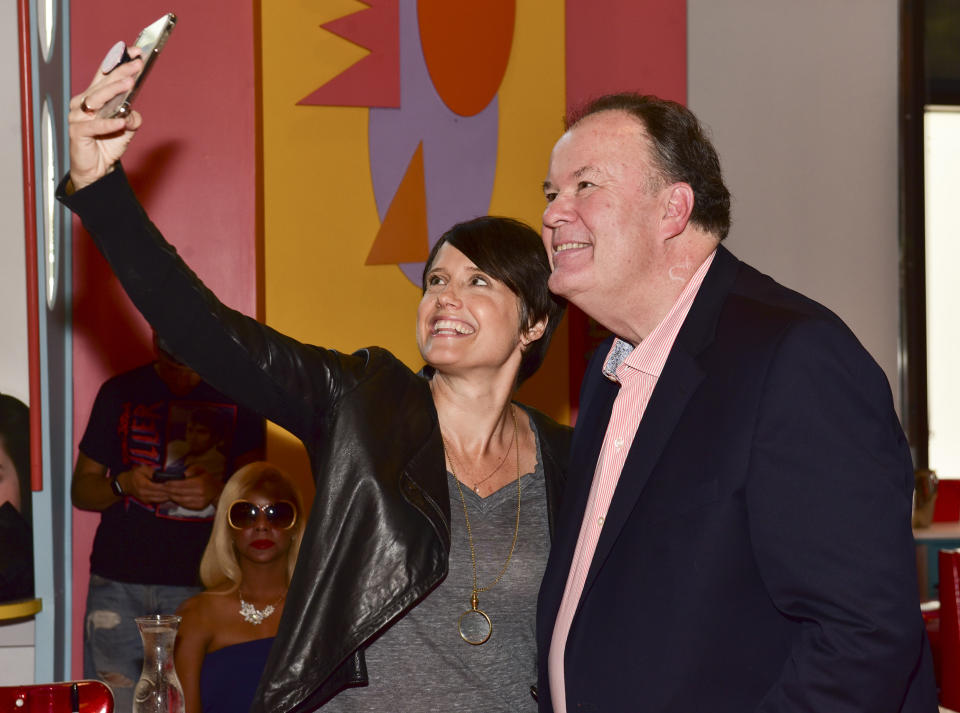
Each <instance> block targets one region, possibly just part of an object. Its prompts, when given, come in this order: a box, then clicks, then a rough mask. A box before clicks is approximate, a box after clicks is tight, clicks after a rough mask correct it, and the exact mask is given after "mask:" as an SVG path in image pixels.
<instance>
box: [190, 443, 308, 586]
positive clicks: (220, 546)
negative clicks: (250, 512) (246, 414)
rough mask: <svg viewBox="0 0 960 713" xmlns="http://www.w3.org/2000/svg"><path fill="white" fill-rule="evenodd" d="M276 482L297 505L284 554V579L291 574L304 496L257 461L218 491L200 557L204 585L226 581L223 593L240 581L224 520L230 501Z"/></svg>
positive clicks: (300, 535) (285, 478)
mask: <svg viewBox="0 0 960 713" xmlns="http://www.w3.org/2000/svg"><path fill="white" fill-rule="evenodd" d="M267 483H270V484H275V485H276V486H279V487H277V491H278V492H279V493H280V495H281V497H282V499H287V500H290V501H292V502H293V504H294V505H296V508H297V521H296V523H295V524H294V526H293V528H292V532H291V534H292V536H293V540H292V542H291V543H290V552H289V554H288V557H287V583H289V582H290V578H291V577H292V576H293V568H294V566H295V565H296V563H297V555H298V554H299V552H300V542H301V541H302V540H303V530H304V527H305V526H306V520H307V518H306V516H305V514H304V512H303V497H302V496H301V494H300V490H299V488H297V484H296V483H295V482H294V481H293V479H292V478H290V476H288V475H287V474H286V473H284V472H283V471H282V470H280V469H279V468H277V466H275V465H273V464H272V463H267V462H266V461H256V462H254V463H250V464H248V465H245V466H243V467H242V468H241V469H240V470H238V471H237V472H236V473H234V474H233V475H232V476H230V479H229V480H228V481H227V484H226V485H225V486H224V487H223V492H222V493H220V499H219V505H218V507H217V512H216V515H214V516H213V531H212V532H211V533H210V540H209V541H208V542H207V547H206V549H205V550H204V551H203V559H201V560H200V579H201V581H202V582H203V586H205V587H206V588H207V589H213V588H214V587H217V588H219V587H221V586H222V585H224V584H226V583H228V582H229V583H230V586H229V587H227V589H226V590H225V591H224V592H223V593H224V594H226V593H229V592H233V591H235V590H236V589H237V588H238V587H239V586H240V584H241V579H242V578H243V575H242V573H241V571H240V563H239V562H238V561H237V553H236V550H235V549H234V547H233V537H231V535H230V529H231V528H230V524H229V522H228V521H227V511H228V510H229V509H230V505H231V503H233V501H235V500H238V499H240V498H243V497H245V496H247V495H248V494H250V493H251V492H253V491H254V490H256V489H257V488H259V487H260V486H261V485H264V484H267Z"/></svg>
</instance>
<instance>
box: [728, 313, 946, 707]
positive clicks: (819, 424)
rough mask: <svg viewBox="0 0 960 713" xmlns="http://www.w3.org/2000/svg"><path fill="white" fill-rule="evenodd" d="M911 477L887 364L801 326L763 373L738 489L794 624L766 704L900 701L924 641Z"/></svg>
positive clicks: (823, 327)
mask: <svg viewBox="0 0 960 713" xmlns="http://www.w3.org/2000/svg"><path fill="white" fill-rule="evenodd" d="M912 482H913V475H912V466H911V464H910V455H909V450H908V449H907V447H906V442H905V439H904V437H903V432H902V430H901V429H900V426H899V423H898V422H897V418H896V414H895V412H894V410H893V403H892V398H891V396H890V391H889V386H888V385H887V381H886V377H885V376H884V374H883V372H882V371H881V370H880V368H879V367H878V366H877V365H876V363H875V362H874V361H873V360H872V359H871V358H870V357H869V355H867V353H866V352H865V351H864V350H863V349H862V347H861V346H860V345H859V344H858V343H857V342H856V339H855V338H854V337H853V336H852V335H851V334H849V332H847V331H846V330H845V329H844V328H843V327H842V326H841V325H839V324H837V323H833V322H829V321H826V320H809V321H806V322H804V323H801V324H799V325H795V326H794V327H793V328H792V329H791V330H790V331H789V333H788V334H787V335H785V337H784V339H783V342H782V344H781V345H780V348H779V350H778V355H777V357H776V359H775V360H774V363H773V364H772V365H771V368H770V372H769V374H768V376H767V380H766V384H765V389H764V399H763V403H762V406H761V411H760V414H759V419H758V423H757V432H756V437H755V447H754V452H753V456H752V459H751V471H750V478H749V481H748V487H747V492H746V497H747V511H748V517H749V522H750V531H751V539H752V541H753V543H754V545H753V547H754V555H755V557H756V560H757V563H758V565H759V567H760V572H761V576H762V577H763V580H764V583H765V585H766V588H767V590H768V592H769V594H770V596H771V598H772V600H773V602H774V604H775V606H776V607H777V608H778V609H779V610H780V611H781V613H782V614H783V615H784V616H787V617H789V618H791V619H794V620H795V621H797V622H798V623H799V625H800V633H799V635H798V636H797V638H796V640H795V641H794V644H793V651H792V654H791V656H790V657H789V659H788V660H787V662H786V663H785V665H784V668H783V670H782V672H781V676H780V679H779V680H778V681H777V683H776V684H775V685H774V686H773V687H772V688H771V689H770V691H769V692H768V694H767V696H766V697H765V699H764V701H763V703H762V704H761V706H760V710H761V711H764V712H767V713H772V712H773V711H776V712H777V713H785V712H787V711H791V712H792V711H811V710H820V711H831V713H848V712H849V713H853V712H857V713H860V712H863V711H878V710H898V709H899V708H898V705H899V704H898V702H899V701H901V700H903V696H904V695H905V692H906V691H907V689H908V687H909V686H910V685H911V682H912V677H913V676H914V675H915V673H916V671H917V669H918V666H919V662H920V660H921V657H922V655H923V647H924V646H926V642H925V639H924V637H925V632H924V630H923V627H922V624H921V620H920V613H919V602H918V598H917V591H916V570H915V566H916V564H915V559H914V550H913V542H912V536H911V530H910V493H911V487H912ZM930 685H931V686H932V680H931V681H930Z"/></svg>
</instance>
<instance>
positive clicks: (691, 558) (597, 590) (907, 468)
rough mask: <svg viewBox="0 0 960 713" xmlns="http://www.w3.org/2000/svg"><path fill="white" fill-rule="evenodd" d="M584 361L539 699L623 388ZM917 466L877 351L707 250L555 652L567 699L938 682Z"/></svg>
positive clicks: (927, 708) (580, 706) (846, 705)
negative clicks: (919, 546)
mask: <svg viewBox="0 0 960 713" xmlns="http://www.w3.org/2000/svg"><path fill="white" fill-rule="evenodd" d="M608 348H609V343H608V344H605V345H602V346H601V347H600V348H599V349H598V350H597V354H596V355H595V356H594V359H593V361H592V362H591V364H590V367H589V368H588V371H587V374H586V376H585V380H584V384H583V388H582V391H581V399H580V404H581V407H580V413H579V417H578V419H577V425H576V430H575V433H574V439H573V445H572V452H571V463H570V471H569V473H570V475H569V481H568V485H567V490H566V494H565V499H564V504H563V506H562V508H561V511H560V513H559V515H558V521H557V530H556V537H555V539H554V542H553V548H552V551H551V555H550V560H549V563H548V565H547V570H546V573H545V575H544V580H543V585H542V587H541V591H540V601H539V610H538V617H537V640H538V646H539V667H540V675H539V683H538V688H539V702H540V710H541V711H552V710H553V707H552V704H551V696H550V688H549V681H548V678H547V674H546V671H547V653H548V651H549V646H550V639H551V636H552V633H553V624H554V620H555V617H556V612H557V608H558V607H559V605H560V600H561V597H562V596H563V589H564V585H565V583H566V579H567V573H568V571H569V568H570V562H571V559H572V556H573V550H574V547H575V545H576V541H577V536H578V534H579V530H580V523H581V520H582V518H583V513H584V509H585V506H586V502H587V496H588V493H589V490H590V483H591V480H592V477H593V473H594V467H595V464H596V462H597V456H598V453H599V451H600V447H601V444H602V441H603V437H604V433H605V430H606V426H607V422H608V420H609V417H610V412H611V408H612V405H613V401H614V399H615V398H616V395H617V391H618V389H619V387H618V386H617V385H616V384H615V383H612V382H610V381H609V380H607V379H606V378H604V377H603V376H602V374H601V373H600V367H601V364H602V360H603V359H604V357H605V356H606V353H607V351H608ZM912 490H913V468H912V464H911V459H910V452H909V450H908V447H907V444H906V440H905V438H904V435H903V431H902V429H901V428H900V424H899V422H898V420H897V416H896V413H895V411H894V407H893V402H892V398H891V395H890V388H889V385H888V383H887V380H886V377H885V375H884V373H883V371H882V370H881V369H880V367H879V366H878V365H877V364H876V362H874V360H873V359H872V358H871V357H870V356H869V354H868V353H867V352H866V350H864V348H863V347H862V346H861V345H860V343H859V342H858V341H857V339H856V338H855V337H854V336H853V334H852V333H851V332H850V330H849V329H848V328H847V327H846V326H845V325H844V324H843V323H842V322H841V321H840V319H839V318H837V317H836V315H834V314H833V313H831V312H830V311H829V310H827V309H826V308H825V307H823V306H821V305H819V304H817V303H815V302H813V301H812V300H809V299H807V298H806V297H803V296H802V295H800V294H798V293H796V292H793V291H791V290H788V289H786V288H784V287H782V286H781V285H779V284H777V283H776V282H774V281H773V280H771V279H770V278H769V277H767V276H765V275H762V274H760V273H759V272H757V271H756V270H754V269H753V268H751V267H749V266H747V265H745V264H744V263H742V262H740V261H739V260H737V259H736V258H735V257H734V256H733V255H731V254H730V253H729V252H728V251H727V250H726V249H724V248H723V247H720V248H719V249H718V253H717V255H716V257H715V259H714V261H713V264H712V265H711V266H710V270H709V271H708V273H707V276H706V278H705V280H704V282H703V284H702V286H701V288H700V291H699V293H698V294H697V297H696V299H695V301H694V303H693V306H692V308H691V310H690V312H689V314H688V316H687V318H686V320H685V322H684V324H683V326H682V327H681V330H680V332H679V334H678V336H677V339H676V342H675V343H674V346H673V349H672V350H671V352H670V355H669V357H668V359H667V362H666V364H665V366H664V370H663V373H662V374H661V376H660V379H659V381H658V383H657V386H656V388H655V390H654V392H653V395H652V398H651V400H650V403H649V405H648V407H647V411H646V413H645V415H644V417H643V419H642V421H641V423H640V426H639V428H638V430H637V434H636V437H635V439H634V442H633V446H632V448H631V450H630V453H629V455H628V457H627V460H626V462H625V464H624V469H623V473H622V475H621V478H620V481H619V484H618V486H617V489H616V491H615V493H614V496H613V501H612V503H611V505H610V509H609V512H608V513H607V516H606V519H605V522H604V525H603V531H602V533H601V536H600V540H599V542H598V545H597V550H596V554H595V555H594V558H593V563H592V565H591V567H590V570H589V573H588V575H587V580H586V583H585V585H584V589H583V595H582V597H581V599H580V603H579V607H578V609H577V611H576V614H575V617H574V620H573V624H572V627H571V629H570V634H569V638H568V640H567V646H566V653H565V656H564V671H565V679H566V700H567V711H568V712H569V713H584V712H591V713H619V712H623V713H627V712H629V713H638V712H650V713H660V712H666V711H674V712H676V713H693V712H697V711H709V712H710V713H722V712H724V711H729V712H730V713H747V712H749V711H778V712H784V713H785V712H787V711H818V712H821V713H846V712H847V711H857V712H860V713H863V712H866V711H871V712H873V711H907V712H910V713H913V712H918V713H928V712H930V713H932V712H935V711H936V710H937V708H936V690H935V684H934V680H933V669H932V663H931V656H930V651H929V646H928V643H927V640H926V633H925V629H924V626H923V622H922V619H921V616H920V610H919V602H918V596H917V580H916V563H915V562H916V561H915V550H914V545H913V538H912V533H911V529H910V508H911V496H912Z"/></svg>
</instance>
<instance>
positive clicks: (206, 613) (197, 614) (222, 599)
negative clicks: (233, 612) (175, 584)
mask: <svg viewBox="0 0 960 713" xmlns="http://www.w3.org/2000/svg"><path fill="white" fill-rule="evenodd" d="M229 600H230V597H229V595H228V594H225V593H224V592H218V591H216V590H214V591H206V592H200V593H199V594H195V595H194V596H192V597H190V598H189V599H187V600H186V601H185V602H183V604H181V605H180V607H179V609H177V614H179V615H180V616H181V617H182V619H183V620H182V621H181V622H180V631H183V632H190V633H191V634H192V635H197V636H199V637H200V638H205V639H209V638H212V636H213V634H214V632H216V630H217V628H218V626H219V624H220V622H221V621H222V619H223V617H224V615H225V613H226V610H227V608H228V607H229Z"/></svg>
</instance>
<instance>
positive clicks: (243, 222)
mask: <svg viewBox="0 0 960 713" xmlns="http://www.w3.org/2000/svg"><path fill="white" fill-rule="evenodd" d="M170 9H171V7H170V5H169V3H168V2H157V1H156V0H142V1H141V2H135V3H132V2H131V3H117V2H106V1H105V0H86V1H85V2H82V3H73V7H72V12H71V28H70V36H71V40H70V41H71V44H72V47H71V65H72V69H71V72H72V75H71V81H72V86H73V92H74V93H75V94H76V93H80V92H82V91H83V90H84V89H85V88H86V87H87V85H88V84H89V82H90V79H91V77H92V76H93V73H94V72H95V71H96V70H97V68H98V66H99V64H100V60H101V59H102V57H103V55H104V54H105V53H106V51H107V49H109V48H110V46H111V45H112V44H113V43H114V42H116V41H117V40H119V39H123V40H125V41H126V42H128V43H132V42H133V40H134V39H135V37H136V35H137V33H138V32H139V29H140V28H141V27H143V26H145V25H147V24H149V23H150V22H153V21H154V20H156V19H157V18H158V17H160V16H161V15H163V14H164V13H165V12H167V11H168V10H170ZM175 9H177V10H179V12H178V13H177V14H178V19H179V22H178V23H177V27H176V29H175V30H174V32H173V35H172V36H171V38H170V41H169V43H168V44H167V47H166V49H165V50H164V52H163V54H162V55H161V56H160V58H159V59H158V60H157V63H156V65H155V66H154V68H153V69H152V70H151V74H150V76H149V78H148V79H147V81H146V83H145V84H144V87H143V89H142V90H141V93H140V95H139V96H138V97H137V100H136V103H135V106H136V107H137V108H138V109H139V110H140V111H141V112H142V114H143V116H144V125H143V127H142V128H141V129H140V132H139V134H138V136H137V137H136V139H135V140H134V143H133V145H132V146H131V148H130V150H129V152H128V154H127V157H126V158H125V160H124V162H123V163H124V167H125V169H126V170H127V172H128V174H129V175H130V177H131V180H132V182H133V184H134V188H135V189H136V191H137V193H138V195H139V196H140V198H141V200H142V202H143V203H144V205H145V206H146V209H147V211H148V212H149V213H150V215H151V217H152V218H153V220H154V222H155V223H157V224H158V225H159V226H160V228H161V230H162V231H163V232H164V233H165V234H166V235H167V237H168V238H169V239H170V240H171V242H173V243H174V244H175V245H176V246H177V248H178V250H179V251H180V252H181V254H182V255H183V256H184V257H185V259H186V260H187V262H188V263H189V264H190V265H191V266H192V267H193V268H194V269H195V270H196V272H197V273H198V274H199V275H200V276H201V277H202V278H203V279H204V280H205V281H206V282H207V284H208V285H209V286H210V287H211V288H212V289H213V290H214V291H215V292H216V293H217V294H218V295H220V297H221V298H222V299H223V300H224V301H225V302H226V303H228V304H230V305H231V306H233V307H236V308H237V309H240V310H242V311H244V312H246V313H248V314H254V313H255V312H256V310H257V254H258V251H257V231H258V229H257V226H258V215H257V212H258V209H257V184H258V178H257V176H258V160H259V159H258V150H257V116H258V112H257V110H256V102H257V90H256V81H255V78H256V77H258V76H259V74H258V73H257V72H255V62H254V56H255V40H254V37H255V32H254V27H255V13H254V6H253V3H236V2H229V1H228V0H206V1H205V2H202V3H200V2H197V3H188V4H186V5H184V6H181V7H180V8H175ZM74 228H75V233H74V235H75V239H74V272H73V277H74V300H75V302H74V421H75V425H76V429H75V430H76V440H77V441H78V440H79V437H80V435H81V434H82V432H83V428H84V427H85V426H86V422H87V417H88V416H89V413H90V407H91V405H92V403H93V399H94V396H95V395H96V392H97V389H98V388H99V386H100V384H101V383H102V382H103V381H104V379H106V378H107V377H109V376H110V375H112V374H115V373H117V372H119V371H122V370H124V369H127V368H130V367H133V366H135V365H137V364H140V363H143V362H145V361H147V360H149V359H150V357H151V350H150V337H149V331H148V329H147V327H146V325H145V324H144V322H143V320H142V319H141V318H140V316H139V314H137V312H136V310H134V309H133V307H132V306H131V305H130V303H129V302H128V300H127V299H126V297H125V295H123V293H122V291H121V290H120V288H119V286H118V284H117V283H116V281H115V280H114V278H113V277H112V275H111V273H110V271H109V268H108V267H107V266H106V263H105V262H104V261H103V259H102V258H101V257H100V255H99V254H98V253H97V252H96V249H95V248H94V247H93V245H92V243H91V241H90V240H89V238H88V236H87V235H86V234H85V233H84V232H83V230H82V229H81V228H80V227H79V224H78V223H76V222H75V224H74ZM64 477H69V474H68V473H65V474H64ZM98 522H99V515H97V514H96V513H87V512H82V511H78V510H74V527H73V558H74V601H73V615H74V616H73V670H74V673H75V674H76V675H77V676H79V675H80V674H81V672H82V653H81V652H82V648H81V646H82V632H83V628H82V627H83V612H84V605H85V599H86V589H87V581H88V575H89V553H90V546H91V543H92V539H93V533H94V530H95V529H96V525H97V523H98Z"/></svg>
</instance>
